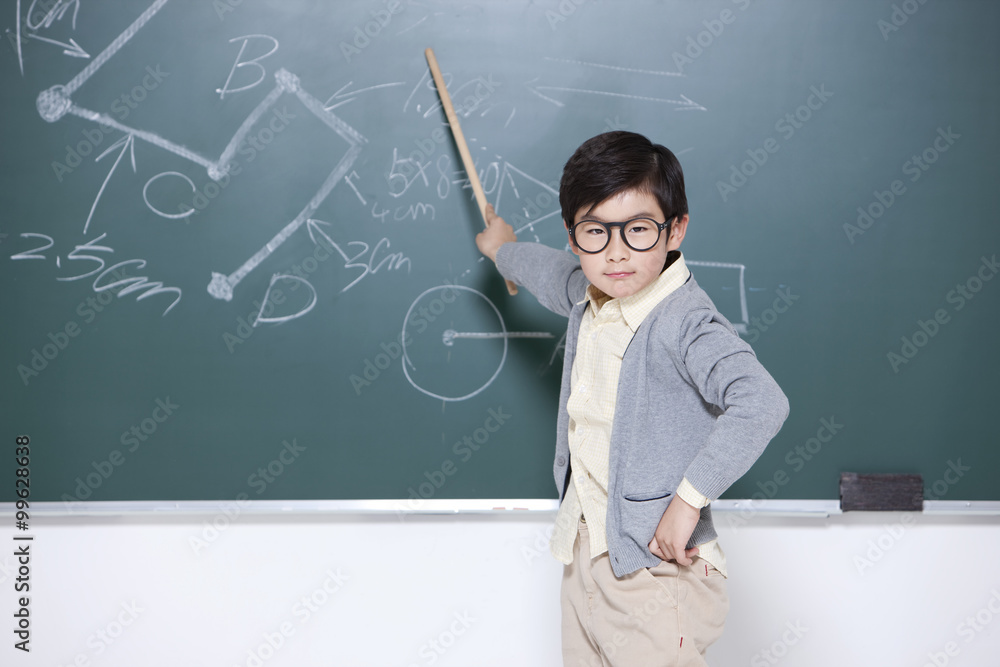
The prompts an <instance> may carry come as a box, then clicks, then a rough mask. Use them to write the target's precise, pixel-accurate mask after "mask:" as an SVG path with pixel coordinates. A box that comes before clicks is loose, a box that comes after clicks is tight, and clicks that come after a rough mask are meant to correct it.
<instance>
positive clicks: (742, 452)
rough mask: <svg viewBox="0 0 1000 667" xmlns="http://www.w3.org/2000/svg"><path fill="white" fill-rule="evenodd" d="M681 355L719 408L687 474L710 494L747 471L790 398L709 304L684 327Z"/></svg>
mask: <svg viewBox="0 0 1000 667" xmlns="http://www.w3.org/2000/svg"><path fill="white" fill-rule="evenodd" d="M679 345H680V350H679V354H680V358H682V359H683V360H684V365H685V367H686V369H687V372H688V374H689V376H690V378H691V379H692V381H693V382H694V384H695V386H696V388H697V390H698V391H699V392H700V393H701V395H702V397H703V398H704V400H705V401H706V402H708V403H711V404H713V405H715V406H716V407H717V408H718V409H719V410H720V411H721V414H720V415H719V417H718V418H717V419H716V421H715V424H714V426H713V427H712V429H711V431H710V432H709V435H708V438H707V440H706V442H705V443H704V444H703V446H702V447H701V448H700V451H699V453H698V455H697V456H696V457H695V458H694V459H693V460H692V461H691V463H690V465H689V466H688V467H687V470H685V473H684V477H685V478H686V479H687V480H688V481H690V483H691V484H692V485H693V486H694V487H695V489H697V490H698V491H699V492H701V493H702V494H704V495H705V496H707V497H708V498H711V499H716V498H718V497H719V496H720V495H721V494H722V492H723V491H725V490H726V489H727V488H729V486H731V485H732V484H733V482H735V481H736V480H737V479H739V478H740V477H741V476H743V474H744V473H746V471H747V470H749V469H750V466H752V465H753V463H754V461H756V460H757V458H758V457H759V456H760V454H761V453H762V452H763V451H764V448H765V447H766V446H767V443H768V442H770V440H771V438H773V437H774V436H775V435H776V434H777V433H778V430H779V429H780V428H781V425H782V424H783V423H784V421H785V418H786V417H787V416H788V399H787V397H786V396H785V394H784V392H782V391H781V388H780V387H778V384H777V382H775V381H774V378H773V377H771V375H770V374H769V373H768V372H767V370H765V369H764V367H763V366H762V365H761V364H760V362H759V361H757V356H756V355H755V354H754V352H753V350H752V349H751V347H750V345H749V344H747V343H746V342H745V341H744V340H742V339H741V338H740V337H739V336H737V335H736V334H735V333H734V332H733V331H732V329H731V328H730V327H728V326H726V324H725V323H724V322H723V321H721V320H720V318H719V316H718V315H717V313H716V312H715V311H714V310H711V309H698V310H694V311H692V312H691V313H689V314H688V316H687V317H685V319H684V322H683V323H682V324H681V329H680V339H679Z"/></svg>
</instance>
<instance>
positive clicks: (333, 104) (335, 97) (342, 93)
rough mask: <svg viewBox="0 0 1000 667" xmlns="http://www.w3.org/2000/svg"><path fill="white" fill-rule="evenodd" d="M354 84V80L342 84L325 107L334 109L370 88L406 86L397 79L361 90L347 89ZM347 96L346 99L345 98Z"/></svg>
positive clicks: (329, 109) (325, 103)
mask: <svg viewBox="0 0 1000 667" xmlns="http://www.w3.org/2000/svg"><path fill="white" fill-rule="evenodd" d="M353 85H354V82H353V81H348V82H347V85H344V86H341V87H340V89H339V90H338V91H337V92H335V93H334V94H333V95H331V96H330V99H328V100H327V101H326V102H324V103H323V108H324V109H325V110H326V111H332V110H334V109H336V108H337V107H339V106H343V105H345V104H347V103H348V102H353V101H354V99H355V98H356V97H357V96H358V94H359V93H366V92H368V91H369V90H378V89H379V88H392V87H393V86H405V85H406V83H405V82H404V81H397V82H395V83H381V84H379V85H377V86H370V87H368V88H361V89H360V90H346V89H347V88H350V87H351V86H353ZM345 98H346V99H345ZM334 100H341V101H340V102H334Z"/></svg>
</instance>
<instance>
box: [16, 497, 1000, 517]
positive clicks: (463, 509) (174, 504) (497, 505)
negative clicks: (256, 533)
mask: <svg viewBox="0 0 1000 667" xmlns="http://www.w3.org/2000/svg"><path fill="white" fill-rule="evenodd" d="M31 507H32V514H33V515H34V516H47V517H72V516H134V515H157V516H184V515H199V516H204V515H214V514H219V513H224V514H225V513H228V514H232V513H233V512H234V511H235V509H234V508H236V507H238V513H239V514H248V515H259V516H262V515H282V514H287V515H302V514H343V515H379V514H390V515H391V514H397V515H423V514H427V515H434V514H445V515H448V514H492V515H510V516H513V515H518V514H524V515H533V516H538V515H544V514H546V513H548V514H552V515H554V514H555V512H556V510H557V509H558V503H557V501H555V500H553V499H544V498H531V499H513V500H512V499H509V498H505V499H444V498H431V499H426V500H424V499H421V500H419V501H418V500H414V499H410V500H251V501H243V502H237V501H232V500H185V501H156V500H148V501H145V500H144V501H101V502H81V503H74V504H73V505H72V506H68V505H67V504H66V503H62V502H39V503H32V506H31ZM16 511H17V508H16V507H15V504H14V503H0V516H13V515H14V513H15V512H16ZM712 511H713V512H715V513H718V514H722V515H727V514H731V515H735V516H734V517H731V518H733V519H738V518H740V517H742V518H744V519H746V518H749V517H751V516H758V515H759V516H770V517H782V516H789V517H815V518H825V517H830V516H834V515H839V514H842V512H841V510H840V502H839V501H837V500H752V499H734V500H729V499H725V500H717V501H715V502H714V503H712ZM922 514H924V515H939V516H947V515H954V516H961V515H966V516H1000V501H995V500H925V501H924V509H923V512H922Z"/></svg>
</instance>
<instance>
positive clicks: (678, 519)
mask: <svg viewBox="0 0 1000 667" xmlns="http://www.w3.org/2000/svg"><path fill="white" fill-rule="evenodd" d="M699 518H701V510H699V509H698V508H696V507H692V506H691V505H689V504H687V503H686V502H684V499H682V498H681V497H680V496H674V497H673V499H672V500H671V501H670V505H668V506H667V510H666V511H665V512H664V513H663V517H662V518H661V519H660V523H659V525H658V526H657V527H656V532H655V533H654V534H653V539H652V540H651V541H650V543H649V550H650V551H651V552H652V553H653V555H655V556H657V557H658V558H660V559H661V560H673V561H677V564H678V565H690V564H691V563H692V562H694V561H692V560H691V559H692V558H694V557H695V556H697V555H698V547H694V548H691V549H685V548H684V547H686V546H687V543H688V540H689V539H691V534H692V533H693V532H694V528H695V526H697V525H698V519H699Z"/></svg>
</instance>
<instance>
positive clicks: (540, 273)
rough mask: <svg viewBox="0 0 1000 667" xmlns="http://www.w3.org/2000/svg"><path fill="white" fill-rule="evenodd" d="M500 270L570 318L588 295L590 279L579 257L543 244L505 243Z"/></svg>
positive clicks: (498, 264)
mask: <svg viewBox="0 0 1000 667" xmlns="http://www.w3.org/2000/svg"><path fill="white" fill-rule="evenodd" d="M497 269H499V270H500V274H501V275H502V276H503V277H504V278H506V279H507V280H513V281H514V282H515V283H517V284H518V285H521V286H522V287H524V288H525V289H527V290H528V291H529V292H531V293H532V294H534V295H535V298H536V299H538V302H539V303H541V304H542V305H543V306H545V307H546V308H548V309H549V310H551V311H552V312H554V313H557V314H559V315H562V316H563V317H569V313H570V311H571V310H572V309H573V306H574V305H575V304H576V303H578V302H579V301H581V300H582V299H583V298H584V297H585V296H586V294H587V285H588V284H589V282H588V281H587V278H586V276H584V275H583V270H582V269H581V268H580V262H579V260H577V258H576V257H575V256H574V255H571V254H569V253H567V252H564V251H562V250H556V249H555V248H550V247H549V246H546V245H542V244H541V243H505V244H503V245H502V246H500V248H499V250H497Z"/></svg>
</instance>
